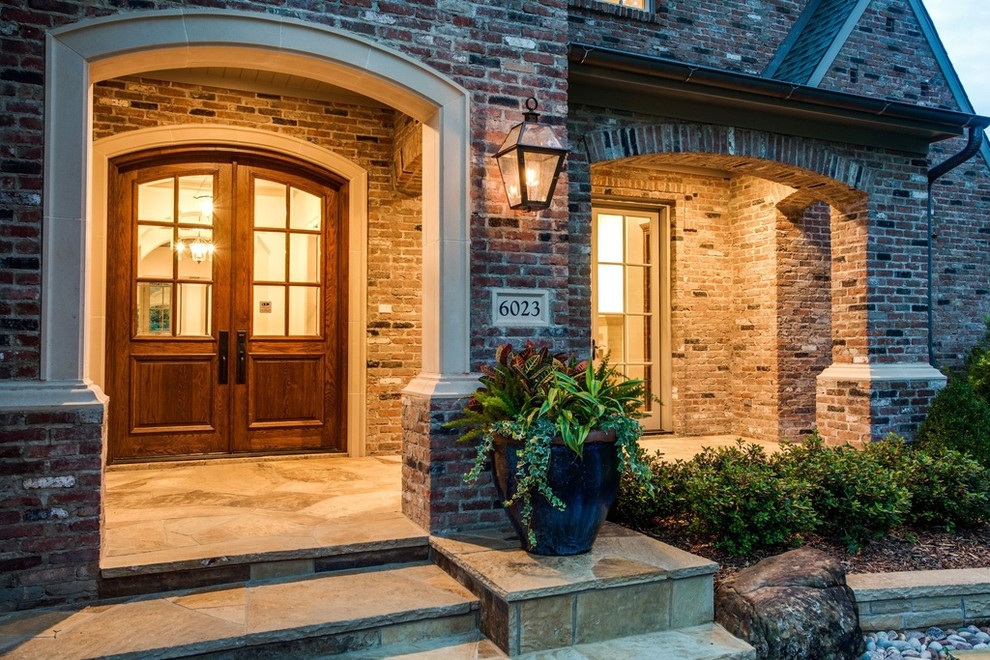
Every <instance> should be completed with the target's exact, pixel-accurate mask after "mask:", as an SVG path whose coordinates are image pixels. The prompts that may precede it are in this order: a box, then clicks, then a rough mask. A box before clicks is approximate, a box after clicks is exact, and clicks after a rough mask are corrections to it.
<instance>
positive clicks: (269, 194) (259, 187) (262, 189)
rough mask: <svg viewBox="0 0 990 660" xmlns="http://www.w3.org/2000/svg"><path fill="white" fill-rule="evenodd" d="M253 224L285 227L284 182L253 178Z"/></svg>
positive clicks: (256, 225)
mask: <svg viewBox="0 0 990 660" xmlns="http://www.w3.org/2000/svg"><path fill="white" fill-rule="evenodd" d="M254 226H255V227H277V228H279V229H284V228H285V184H282V183H275V182H274V181H266V180H265V179H255V180H254Z"/></svg>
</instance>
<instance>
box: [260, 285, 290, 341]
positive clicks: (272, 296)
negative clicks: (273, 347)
mask: <svg viewBox="0 0 990 660" xmlns="http://www.w3.org/2000/svg"><path fill="white" fill-rule="evenodd" d="M253 305H254V325H253V332H254V334H255V335H275V336H277V337H284V336H285V287H284V286H270V285H255V287H254V299H253Z"/></svg>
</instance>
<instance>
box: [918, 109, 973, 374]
mask: <svg viewBox="0 0 990 660" xmlns="http://www.w3.org/2000/svg"><path fill="white" fill-rule="evenodd" d="M986 127H987V124H985V123H984V124H983V125H980V124H971V125H970V126H968V127H967V130H968V131H969V136H968V139H967V141H966V146H965V147H963V150H962V151H960V152H959V153H957V154H956V155H954V156H950V157H949V158H947V159H945V160H944V161H942V162H941V163H939V164H938V165H936V166H935V167H933V168H931V169H930V170H928V363H929V364H930V365H931V366H932V367H934V368H936V369H937V368H938V364H937V361H936V360H935V287H934V283H933V277H932V261H933V259H932V256H933V253H934V236H935V231H934V223H933V219H932V206H933V205H932V184H934V183H935V182H936V181H937V180H938V179H939V178H941V177H942V176H943V175H945V174H948V173H949V172H951V171H952V170H954V169H955V168H957V167H958V166H960V165H962V164H963V163H964V162H966V161H967V160H969V159H970V158H972V157H973V155H974V154H976V152H977V151H979V150H980V145H982V144H983V130H984V129H985V128H986Z"/></svg>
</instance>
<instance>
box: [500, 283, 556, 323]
mask: <svg viewBox="0 0 990 660" xmlns="http://www.w3.org/2000/svg"><path fill="white" fill-rule="evenodd" d="M492 321H493V322H494V324H495V325H496V326H500V327H503V328H505V327H539V328H543V327H547V326H549V325H550V292H549V291H548V290H546V289H493V290H492Z"/></svg>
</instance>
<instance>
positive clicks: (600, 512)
mask: <svg viewBox="0 0 990 660" xmlns="http://www.w3.org/2000/svg"><path fill="white" fill-rule="evenodd" d="M518 448H519V445H515V444H512V443H509V442H506V441H504V440H501V439H499V438H496V441H495V453H494V456H493V457H492V474H493V477H494V481H495V489H496V490H497V491H498V495H499V497H500V498H501V499H502V500H503V501H504V500H506V499H508V498H510V497H511V496H512V495H514V494H515V492H516V464H517V463H518V455H517V449H518ZM548 481H549V483H550V487H551V489H553V492H554V493H556V494H557V497H559V498H560V499H561V500H562V501H563V502H564V504H566V505H567V507H566V508H565V509H564V510H563V511H558V510H557V509H555V508H553V507H552V506H551V505H550V503H549V502H547V500H546V499H545V498H544V497H543V496H542V495H540V494H538V493H537V494H534V495H533V520H532V527H533V531H534V532H535V533H536V545H531V544H530V543H529V534H528V531H529V530H528V529H527V528H526V527H525V526H524V525H523V523H522V516H521V513H520V512H521V510H522V505H521V504H520V503H518V502H517V503H516V504H513V505H512V506H510V507H507V508H506V511H507V513H508V514H509V519H510V520H511V521H512V526H513V527H514V528H515V530H516V532H517V533H518V534H519V539H520V541H521V542H522V546H523V549H524V550H526V551H528V552H532V553H533V554H537V555H578V554H581V553H584V552H588V551H589V550H591V546H592V545H594V543H595V538H596V537H597V536H598V530H599V529H601V526H602V524H603V523H604V522H605V516H607V515H608V510H609V509H610V508H611V507H612V505H613V504H614V503H615V497H616V493H617V492H618V488H619V457H618V452H617V448H616V446H615V436H614V434H613V435H610V436H606V435H605V434H603V433H600V432H594V433H593V434H592V435H591V436H589V438H588V441H586V442H585V445H584V455H583V456H578V455H577V454H575V453H574V452H573V451H571V450H570V449H569V448H567V447H566V446H565V445H563V444H554V445H553V446H552V447H551V453H550V469H549V472H548Z"/></svg>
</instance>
